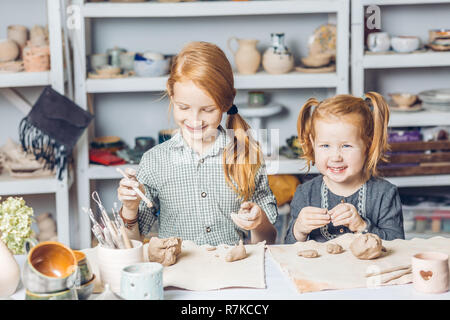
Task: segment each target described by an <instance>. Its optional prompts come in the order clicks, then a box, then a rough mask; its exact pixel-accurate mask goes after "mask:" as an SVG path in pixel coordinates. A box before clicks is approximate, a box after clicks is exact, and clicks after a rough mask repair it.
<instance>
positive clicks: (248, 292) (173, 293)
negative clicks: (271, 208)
mask: <svg viewBox="0 0 450 320" xmlns="http://www.w3.org/2000/svg"><path fill="white" fill-rule="evenodd" d="M16 259H17V261H18V262H19V265H20V266H21V267H22V266H23V263H24V261H25V256H16ZM265 269H266V289H250V288H230V289H222V290H213V291H189V290H178V289H166V290H164V299H166V300H334V299H339V300H341V299H345V300H347V299H348V300H353V299H354V300H356V299H357V300H416V299H420V300H450V291H448V292H446V293H443V294H423V293H419V292H417V291H415V290H414V288H413V285H412V284H406V285H394V286H384V287H378V288H360V289H351V290H327V291H320V292H312V293H303V294H299V293H297V291H296V289H295V287H294V285H293V283H292V282H291V280H290V279H289V278H288V277H287V275H286V274H285V273H283V272H282V271H281V270H280V268H279V267H278V265H277V264H276V263H275V262H274V260H273V259H272V258H271V257H270V255H269V254H268V253H267V252H266V259H265ZM95 296H96V295H95V294H94V295H91V299H94V298H95ZM11 298H12V299H16V300H23V299H25V289H24V288H23V286H22V284H21V285H20V287H19V290H17V291H16V293H15V294H14V295H13V296H12V297H11Z"/></svg>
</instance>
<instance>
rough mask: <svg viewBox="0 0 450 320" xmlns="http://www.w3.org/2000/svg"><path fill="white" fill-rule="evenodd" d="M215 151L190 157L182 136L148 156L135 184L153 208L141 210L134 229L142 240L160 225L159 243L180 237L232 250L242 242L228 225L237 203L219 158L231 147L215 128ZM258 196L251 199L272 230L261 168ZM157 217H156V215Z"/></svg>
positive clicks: (272, 205)
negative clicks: (137, 228) (164, 239)
mask: <svg viewBox="0 0 450 320" xmlns="http://www.w3.org/2000/svg"><path fill="white" fill-rule="evenodd" d="M219 132H220V133H219V135H218V136H217V138H216V141H215V142H214V144H213V146H211V147H210V149H208V150H207V151H206V152H205V153H204V154H202V155H199V154H198V153H196V152H195V151H193V150H192V149H191V148H190V147H189V146H188V144H187V143H186V142H185V140H184V139H183V137H182V135H181V133H180V131H179V130H178V132H177V133H176V134H175V135H174V136H173V137H172V138H171V139H170V140H168V141H165V142H164V143H161V144H159V145H157V146H155V147H153V148H152V149H150V150H149V151H147V152H146V153H145V154H144V156H143V157H142V160H141V162H140V164H139V168H138V171H137V179H138V180H139V181H140V182H141V183H142V184H144V186H145V189H146V192H145V193H146V196H147V197H148V198H149V199H150V200H152V201H153V204H154V207H153V208H148V207H147V206H146V204H145V202H144V201H141V203H140V204H139V213H138V224H139V231H140V233H141V234H144V235H146V234H147V233H148V232H150V229H151V227H152V225H153V223H155V221H157V220H159V221H158V222H159V237H161V238H168V237H181V238H182V239H184V240H192V241H194V242H195V243H197V244H198V245H202V244H210V245H218V244H221V243H224V244H228V245H233V244H236V243H237V242H238V241H239V239H240V238H241V237H244V236H245V230H242V229H240V228H239V227H238V226H236V225H235V224H234V223H233V221H232V220H231V216H230V214H231V213H232V212H236V213H237V212H238V210H239V208H240V205H241V201H240V200H239V198H238V196H237V194H236V193H235V192H234V191H233V190H232V189H231V188H230V187H229V186H228V184H227V183H226V181H225V174H224V171H223V166H222V155H223V154H222V152H223V149H224V148H225V146H226V145H227V144H228V143H229V142H230V140H231V139H230V137H229V136H228V135H227V134H226V131H225V130H224V129H223V128H222V127H219ZM255 182H256V190H255V193H254V194H253V196H252V198H251V199H250V201H251V202H255V203H257V204H258V205H259V206H260V207H261V209H262V210H264V212H265V213H266V215H267V218H268V219H269V221H270V222H271V223H272V224H274V223H275V220H276V218H277V215H278V212H277V204H276V200H275V197H274V196H273V194H272V191H271V190H270V188H269V183H268V179H267V174H266V171H265V165H261V167H260V169H259V170H258V174H257V175H256V177H255ZM158 211H159V212H160V214H159V215H157V212H158Z"/></svg>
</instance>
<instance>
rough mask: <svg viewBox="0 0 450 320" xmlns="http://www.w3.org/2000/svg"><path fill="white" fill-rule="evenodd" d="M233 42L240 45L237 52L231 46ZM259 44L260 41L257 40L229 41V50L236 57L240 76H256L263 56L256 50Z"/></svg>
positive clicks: (234, 38) (231, 39)
mask: <svg viewBox="0 0 450 320" xmlns="http://www.w3.org/2000/svg"><path fill="white" fill-rule="evenodd" d="M233 40H235V41H236V42H237V43H238V45H239V47H238V49H237V50H233V48H232V46H231V43H232V41H233ZM258 42H259V40H255V39H238V38H236V37H231V38H229V39H228V48H229V49H230V51H231V52H232V53H233V55H234V62H235V63H236V68H237V71H238V72H239V73H240V74H254V73H256V71H258V68H259V64H260V62H261V54H260V53H259V51H258V49H256V45H257V44H258Z"/></svg>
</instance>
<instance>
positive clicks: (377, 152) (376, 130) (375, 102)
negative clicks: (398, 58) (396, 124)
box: [366, 92, 389, 176]
mask: <svg viewBox="0 0 450 320" xmlns="http://www.w3.org/2000/svg"><path fill="white" fill-rule="evenodd" d="M366 97H367V98H368V99H369V100H370V102H371V104H372V107H373V110H372V114H373V139H372V143H371V145H370V148H369V152H368V159H367V162H366V163H367V170H366V172H368V173H371V174H372V175H373V176H377V164H378V162H379V161H387V155H386V152H387V151H388V150H389V143H388V132H387V128H388V123H389V106H388V104H387V103H386V101H385V100H384V98H383V96H382V95H380V94H379V93H376V92H368V93H366Z"/></svg>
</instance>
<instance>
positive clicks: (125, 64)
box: [120, 52, 136, 71]
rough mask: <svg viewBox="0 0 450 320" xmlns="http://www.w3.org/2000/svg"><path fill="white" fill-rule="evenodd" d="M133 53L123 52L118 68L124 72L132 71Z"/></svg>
mask: <svg viewBox="0 0 450 320" xmlns="http://www.w3.org/2000/svg"><path fill="white" fill-rule="evenodd" d="M135 54H136V53H134V52H124V53H121V54H120V67H121V68H122V69H124V70H128V71H129V70H133V69H134V56H135Z"/></svg>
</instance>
